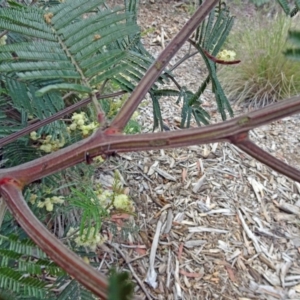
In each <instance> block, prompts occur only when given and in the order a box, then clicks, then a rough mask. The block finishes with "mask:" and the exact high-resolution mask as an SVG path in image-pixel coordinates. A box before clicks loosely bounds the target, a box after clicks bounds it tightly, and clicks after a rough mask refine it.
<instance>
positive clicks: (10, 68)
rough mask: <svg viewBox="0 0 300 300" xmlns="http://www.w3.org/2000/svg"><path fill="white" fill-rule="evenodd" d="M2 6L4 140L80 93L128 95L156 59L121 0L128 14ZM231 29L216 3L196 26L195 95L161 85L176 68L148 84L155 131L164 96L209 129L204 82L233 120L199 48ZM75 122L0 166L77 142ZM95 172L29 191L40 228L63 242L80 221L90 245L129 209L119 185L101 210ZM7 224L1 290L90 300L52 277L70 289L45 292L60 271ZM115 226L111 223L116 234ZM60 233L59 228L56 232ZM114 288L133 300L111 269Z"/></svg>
mask: <svg viewBox="0 0 300 300" xmlns="http://www.w3.org/2000/svg"><path fill="white" fill-rule="evenodd" d="M200 2H201V1H199V4H200ZM0 4H1V3H0ZM5 4H6V5H5V7H1V9H0V29H1V30H6V31H8V33H7V41H6V44H4V45H1V46H0V138H1V137H5V136H7V135H9V134H11V133H13V132H16V131H18V130H20V129H23V128H26V127H27V126H28V124H30V123H32V122H35V121H38V120H43V119H45V118H48V117H50V116H52V115H53V114H55V113H56V112H58V111H61V110H62V109H64V108H65V106H66V105H70V104H73V103H74V102H76V101H78V100H79V99H80V97H83V95H89V96H93V95H95V92H96V91H98V90H101V92H102V90H103V91H104V92H105V91H107V90H109V89H111V88H112V89H116V90H118V89H120V88H121V89H123V90H126V91H128V92H131V91H132V90H133V89H134V88H135V86H136V84H137V83H138V82H139V81H140V79H141V78H142V77H143V75H144V74H145V72H146V71H147V69H148V68H149V66H150V65H151V64H152V62H153V57H152V56H151V55H150V54H149V53H148V52H147V51H146V50H145V49H144V47H143V45H142V43H141V40H140V32H139V28H138V26H137V22H136V19H137V1H135V0H130V1H125V8H120V7H116V8H113V9H109V8H108V6H107V5H106V4H105V2H104V0H84V1H83V0H69V1H66V2H64V3H60V1H37V3H35V4H36V5H30V6H26V5H23V4H20V3H18V2H15V1H8V2H7V3H5ZM232 24H233V18H232V17H230V15H229V11H228V10H227V8H226V7H225V6H220V7H219V8H218V9H217V10H216V11H214V12H212V13H211V14H210V16H209V18H208V20H207V21H205V22H204V23H203V24H201V25H200V26H199V28H198V30H197V32H196V39H195V45H196V47H197V49H198V51H199V53H200V54H201V55H202V57H203V59H204V61H205V63H206V66H207V68H208V71H209V76H208V77H207V78H206V80H205V81H204V82H203V83H200V86H199V88H198V90H197V91H195V92H194V91H191V90H187V89H186V88H185V87H180V88H178V90H177V91H176V90H165V89H159V85H160V84H161V83H164V82H165V81H166V80H167V78H170V79H171V80H174V76H173V75H172V74H171V71H172V70H166V71H165V73H163V74H162V75H161V76H160V77H159V79H158V80H157V82H156V83H155V84H154V85H153V86H152V88H151V90H150V96H151V98H152V102H153V111H154V128H155V127H160V128H161V129H163V122H162V115H161V110H160V103H159V101H160V99H161V97H165V96H175V97H176V98H177V101H178V102H179V101H182V103H183V105H182V124H181V126H182V127H189V126H190V124H191V120H192V118H193V117H194V118H195V120H196V122H197V124H198V125H200V124H201V123H202V124H207V123H208V120H209V115H208V113H207V112H206V111H205V110H204V109H203V108H202V107H201V101H200V97H201V95H202V93H203V92H204V90H205V89H206V87H207V86H208V84H209V83H210V82H211V83H212V86H213V91H214V93H215V94H216V99H217V103H218V109H219V112H220V113H221V115H222V118H223V119H225V118H226V111H227V112H228V113H229V115H232V110H231V108H230V105H229V103H228V101H227V98H226V97H225V94H224V93H223V91H222V88H221V86H220V83H219V81H218V78H217V76H216V65H215V63H214V62H212V61H210V60H209V59H208V58H207V56H206V54H205V53H204V51H203V49H205V50H207V51H209V52H210V53H212V55H216V54H217V53H218V52H219V50H220V49H221V47H222V45H223V43H224V41H225V39H226V37H227V35H228V33H229V31H230V29H231V27H232ZM1 42H2V41H1ZM68 92H74V93H75V95H76V96H74V97H69V98H67V100H66V98H65V97H64V96H65V95H66V94H64V93H68ZM123 101H126V98H124V99H123ZM120 102H121V104H123V102H122V101H120ZM101 106H102V108H103V110H104V111H105V112H106V113H107V116H108V119H109V118H112V117H113V116H115V114H116V113H117V112H118V111H119V109H120V107H121V105H120V103H119V101H108V100H103V101H101ZM85 113H86V114H88V117H91V116H93V115H94V112H93V110H92V109H91V108H90V107H89V108H88V109H86V110H85ZM89 121H90V120H89ZM71 122H72V116H66V119H65V120H64V121H56V122H53V123H51V124H49V125H47V126H44V127H43V128H40V129H39V130H38V132H37V133H36V135H37V136H38V137H39V138H38V139H36V140H34V139H29V137H28V136H26V137H22V138H20V139H18V140H17V141H16V142H13V143H10V144H8V145H6V146H5V147H3V150H2V154H3V160H4V161H5V167H9V166H14V165H18V164H20V163H23V162H26V161H29V160H33V159H34V158H37V157H39V156H41V155H43V153H42V152H41V151H40V150H39V149H40V147H39V146H40V144H39V143H42V140H47V138H48V137H49V136H51V139H52V141H53V140H61V139H64V141H66V145H69V144H71V143H74V142H76V141H78V140H79V139H80V138H82V137H81V136H80V134H78V132H77V133H76V132H74V133H70V134H69V132H68V129H70V126H68V125H70V124H69V123H71ZM139 131H140V125H139V124H138V121H137V120H136V119H135V118H132V119H131V120H130V121H129V123H128V124H127V126H126V128H125V133H128V134H134V133H137V132H139ZM49 139H50V137H49ZM92 172H94V170H93V168H89V167H87V166H85V167H84V166H83V165H79V166H76V167H74V168H71V169H68V170H66V171H63V172H60V173H59V174H56V175H53V176H50V177H48V178H44V179H42V180H41V182H39V183H38V184H32V185H31V186H29V187H28V188H27V190H26V191H25V193H26V199H27V201H29V198H30V197H31V196H32V195H35V196H36V202H35V204H32V209H33V211H34V212H35V213H36V215H37V216H38V217H39V219H40V220H42V222H46V221H47V222H49V221H51V224H52V222H53V224H54V225H53V227H54V229H53V231H54V233H55V234H58V236H60V237H62V236H66V231H67V230H68V229H69V228H70V227H71V226H73V225H74V226H78V225H80V226H79V229H78V233H79V235H80V237H83V236H85V238H86V241H87V239H88V237H89V236H90V233H93V234H94V236H96V234H98V233H99V231H100V228H101V225H102V221H103V219H104V218H105V217H106V216H108V211H109V209H111V208H112V207H114V208H115V209H119V210H122V209H123V210H125V209H124V208H131V203H130V201H129V200H128V197H127V196H126V195H122V193H121V191H120V190H118V191H117V189H118V187H117V185H114V187H113V191H112V196H111V202H109V203H108V205H106V206H105V205H102V206H101V205H99V204H98V203H97V201H98V200H99V198H101V195H99V194H97V193H95V191H94V190H93V188H92V187H91V182H90V178H91V176H90V175H91V173H92ZM75 185H76V188H74V186H75ZM68 193H69V198H68V203H63V205H58V206H54V207H53V205H48V206H47V205H43V204H45V201H48V200H47V199H48V198H49V199H51V198H53V197H59V196H64V195H66V194H68ZM101 193H102V194H104V193H105V191H104V190H102V191H101ZM120 196H122V197H120ZM124 196H125V197H124ZM126 197H127V199H126ZM108 198H109V197H108ZM104 200H106V199H104ZM117 200H118V201H117ZM49 201H50V200H49ZM66 202H67V201H66ZM117 202H118V206H117ZM41 203H42V204H41ZM41 206H43V207H41ZM127 206H128V207H127ZM125 211H126V210H125ZM129 213H132V212H129ZM61 219H63V221H61ZM6 221H7V220H6ZM9 222H10V223H11V220H9V221H8V223H9ZM6 224H7V223H4V224H3V226H2V228H1V234H2V236H0V244H1V245H0V268H1V270H0V292H1V288H2V289H6V290H10V291H11V292H12V293H13V295H12V297H15V298H14V299H18V298H20V299H26V297H27V298H28V299H35V298H36V299H54V298H58V299H79V298H80V299H93V296H92V295H91V293H89V292H87V291H85V290H84V289H82V288H81V287H80V285H79V284H78V283H76V282H75V281H73V280H72V281H70V282H69V280H70V279H69V278H68V277H67V276H65V275H64V276H62V277H60V278H58V279H57V282H56V283H55V284H53V286H54V285H58V286H59V284H61V286H64V285H65V284H66V283H68V282H69V284H68V285H67V287H64V288H62V292H61V293H60V294H59V295H58V297H54V295H53V293H51V292H50V291H49V290H48V289H47V288H46V281H45V280H44V279H43V276H42V275H43V274H44V273H46V274H50V275H51V276H55V277H58V276H60V275H61V273H62V271H61V269H60V268H58V267H57V266H56V265H55V264H53V263H52V262H51V261H50V260H49V259H48V258H47V257H46V255H45V254H44V253H43V252H42V251H40V250H39V249H38V248H37V247H36V246H35V245H34V244H33V243H32V242H31V241H29V240H28V238H27V236H26V234H25V233H24V232H23V231H22V230H18V231H17V232H18V235H11V233H15V232H14V231H15V230H12V229H11V228H10V227H9V226H6ZM113 226H114V224H111V228H112V230H111V231H112V232H114V229H113ZM57 227H58V228H59V229H55V228H57ZM57 231H59V232H57ZM123 231H124V232H123ZM132 231H133V229H132V228H129V227H128V228H124V230H122V232H121V234H123V233H124V235H125V234H126V232H127V233H128V232H132ZM81 242H84V241H81ZM82 245H83V244H81V246H82ZM84 246H85V245H84ZM81 248H82V247H81ZM75 251H77V252H78V251H80V249H75ZM110 284H111V285H112V287H110V299H129V297H130V295H131V294H132V285H131V284H129V283H128V274H126V273H125V274H120V275H118V274H116V273H114V272H113V273H112V277H111V281H110ZM0 295H1V294H0ZM3 295H4V294H3ZM8 296H10V295H8ZM3 297H4V296H3Z"/></svg>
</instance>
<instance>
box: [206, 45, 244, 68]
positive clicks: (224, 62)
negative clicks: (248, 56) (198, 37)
mask: <svg viewBox="0 0 300 300" xmlns="http://www.w3.org/2000/svg"><path fill="white" fill-rule="evenodd" d="M202 51H203V52H204V54H205V55H206V56H207V57H208V58H209V59H210V60H211V61H213V62H214V63H217V64H220V65H236V64H239V63H240V62H241V61H240V60H222V59H218V58H216V57H214V56H213V55H211V54H210V53H209V52H208V51H206V50H205V49H203V48H202Z"/></svg>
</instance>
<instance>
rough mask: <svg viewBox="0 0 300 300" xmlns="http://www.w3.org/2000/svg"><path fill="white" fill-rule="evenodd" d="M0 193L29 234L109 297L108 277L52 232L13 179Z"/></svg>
mask: <svg viewBox="0 0 300 300" xmlns="http://www.w3.org/2000/svg"><path fill="white" fill-rule="evenodd" d="M0 192H1V195H2V196H3V197H4V199H5V200H6V203H7V205H8V207H9V209H10V210H11V212H12V214H13V216H14V218H15V219H16V220H17V221H18V223H19V224H20V225H21V227H22V228H23V229H24V231H25V232H26V233H27V234H28V235H29V237H30V238H31V239H32V240H33V241H34V242H35V243H36V244H37V245H38V246H39V247H40V248H41V249H42V250H43V251H44V252H45V253H46V254H47V255H48V256H49V257H50V258H51V259H52V260H53V261H54V262H55V263H56V264H58V265H59V266H60V267H61V268H63V270H65V271H66V272H67V273H68V274H69V275H71V276H73V277H75V278H76V280H78V281H79V282H80V283H81V284H83V285H84V286H85V287H86V288H87V289H89V290H90V291H92V292H93V293H94V294H95V295H97V296H99V297H101V298H102V299H107V281H106V278H105V277H104V276H103V275H102V274H101V273H99V272H97V271H96V270H95V269H93V268H92V267H91V266H90V265H88V264H87V263H85V262H84V261H83V260H82V259H81V258H80V257H79V256H77V255H76V254H74V252H73V251H71V250H70V249H68V248H67V247H66V246H64V244H63V243H62V242H61V241H59V240H58V239H57V238H56V237H55V236H54V235H53V234H51V233H50V232H49V231H48V230H47V229H46V228H45V227H44V226H43V224H42V223H41V222H40V221H39V220H38V219H37V218H36V217H35V215H34V214H33V213H32V212H31V210H30V209H29V207H28V205H27V203H26V202H25V200H24V198H23V195H22V193H21V189H20V188H19V187H18V186H17V185H16V183H15V182H14V181H13V180H11V181H8V182H7V183H4V184H2V185H0Z"/></svg>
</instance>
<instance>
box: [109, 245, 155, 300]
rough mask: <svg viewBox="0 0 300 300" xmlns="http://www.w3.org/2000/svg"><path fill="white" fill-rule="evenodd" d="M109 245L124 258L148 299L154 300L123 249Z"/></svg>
mask: <svg viewBox="0 0 300 300" xmlns="http://www.w3.org/2000/svg"><path fill="white" fill-rule="evenodd" d="M107 244H108V245H110V246H112V247H113V248H114V249H116V251H117V252H118V253H119V254H120V255H121V256H122V257H123V259H124V260H125V262H126V264H127V265H128V267H129V269H130V271H131V273H132V275H133V277H134V278H135V280H136V281H137V283H138V284H139V286H140V287H141V289H142V290H143V292H144V293H145V295H146V297H147V299H149V300H152V299H153V298H152V297H151V296H150V295H149V293H148V291H147V289H146V287H145V285H144V284H143V282H142V281H141V280H140V278H139V277H138V276H137V274H136V273H135V271H134V269H133V267H132V265H131V264H130V261H129V260H128V259H127V257H126V256H125V254H124V253H123V252H122V251H121V249H120V248H119V246H118V245H116V244H115V243H111V242H110V243H107Z"/></svg>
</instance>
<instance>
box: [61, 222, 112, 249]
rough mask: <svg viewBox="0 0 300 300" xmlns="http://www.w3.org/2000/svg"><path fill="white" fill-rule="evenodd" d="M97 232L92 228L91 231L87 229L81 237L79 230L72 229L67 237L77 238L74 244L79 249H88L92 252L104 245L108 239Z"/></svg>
mask: <svg viewBox="0 0 300 300" xmlns="http://www.w3.org/2000/svg"><path fill="white" fill-rule="evenodd" d="M95 230H96V228H95V227H91V228H90V229H89V230H88V229H87V228H85V229H84V230H83V234H82V235H81V236H80V235H79V231H78V229H75V228H73V227H71V228H70V230H69V232H68V234H67V236H71V235H74V236H75V238H74V242H75V244H76V246H77V247H80V246H83V247H88V248H90V249H91V250H92V251H95V250H96V248H97V246H100V245H102V244H103V243H104V242H105V241H106V237H104V236H103V235H102V234H101V233H100V232H95Z"/></svg>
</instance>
